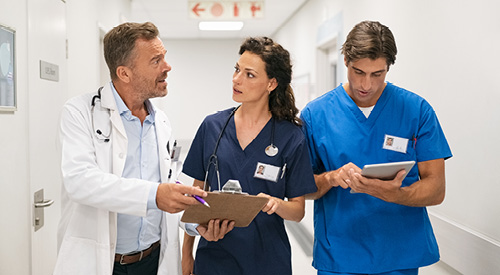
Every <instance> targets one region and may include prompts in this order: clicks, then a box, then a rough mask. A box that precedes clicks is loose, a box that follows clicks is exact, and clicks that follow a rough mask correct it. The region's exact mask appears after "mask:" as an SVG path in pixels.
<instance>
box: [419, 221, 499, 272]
mask: <svg viewBox="0 0 500 275" xmlns="http://www.w3.org/2000/svg"><path fill="white" fill-rule="evenodd" d="M429 217H430V219H431V222H432V226H433V228H434V233H435V235H436V238H437V242H438V244H439V251H440V253H441V261H443V262H444V263H446V264H447V265H449V266H451V267H452V268H454V269H455V270H457V271H458V272H460V273H462V274H466V275H467V274H474V275H482V274H484V275H491V274H500V242H498V241H496V240H493V239H491V238H489V237H487V236H485V235H483V234H481V233H479V232H475V231H474V230H472V229H470V228H467V227H465V226H463V225H461V224H458V223H456V222H454V221H452V220H450V219H447V218H446V217H443V216H441V215H439V214H436V213H433V212H429Z"/></svg>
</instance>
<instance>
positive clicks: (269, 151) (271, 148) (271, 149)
mask: <svg viewBox="0 0 500 275" xmlns="http://www.w3.org/2000/svg"><path fill="white" fill-rule="evenodd" d="M240 106H241V105H240ZM240 106H238V107H234V108H233V110H232V111H231V114H229V117H228V118H227V120H226V123H224V127H222V130H221V131H220V133H219V137H218V138H217V141H216V142H215V147H214V151H213V153H212V154H211V155H210V157H209V158H208V164H207V169H206V172H205V181H204V182H203V190H207V189H206V184H207V179H208V171H209V170H210V165H212V164H213V165H214V168H215V172H216V174H217V184H218V187H219V189H218V190H221V187H220V174H219V160H218V158H217V149H218V148H219V143H220V140H221V138H222V135H223V134H224V131H225V130H226V127H227V125H228V124H229V121H231V118H232V117H233V116H234V113H236V110H238V108H239V107H240ZM271 119H272V128H271V144H269V145H268V146H267V147H266V149H265V153H266V155H268V156H269V157H274V156H276V155H277V154H278V147H276V145H274V128H275V124H276V122H275V119H274V117H272V118H271Z"/></svg>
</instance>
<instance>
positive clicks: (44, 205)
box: [35, 200, 54, 208]
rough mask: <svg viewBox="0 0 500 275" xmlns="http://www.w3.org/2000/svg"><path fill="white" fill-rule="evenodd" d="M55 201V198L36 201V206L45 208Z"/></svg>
mask: <svg viewBox="0 0 500 275" xmlns="http://www.w3.org/2000/svg"><path fill="white" fill-rule="evenodd" d="M53 203H54V200H44V201H42V202H35V208H43V207H47V206H51V205H52V204H53Z"/></svg>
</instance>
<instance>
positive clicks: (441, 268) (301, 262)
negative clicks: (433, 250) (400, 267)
mask: <svg viewBox="0 0 500 275" xmlns="http://www.w3.org/2000/svg"><path fill="white" fill-rule="evenodd" d="M289 239H290V245H291V247H292V268H293V274H295V275H316V270H315V269H314V268H313V267H312V265H311V263H312V257H308V256H307V255H306V254H305V253H304V252H303V251H302V249H301V247H300V246H299V244H298V243H297V242H296V241H295V239H294V238H293V236H289ZM460 274H461V273H459V272H457V271H456V270H454V269H453V268H451V267H449V266H448V265H446V264H445V263H443V262H438V263H436V264H434V265H431V266H427V267H423V268H420V270H419V275H460Z"/></svg>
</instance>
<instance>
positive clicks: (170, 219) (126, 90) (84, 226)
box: [54, 23, 224, 275]
mask: <svg viewBox="0 0 500 275" xmlns="http://www.w3.org/2000/svg"><path fill="white" fill-rule="evenodd" d="M104 52H105V58H106V62H107V63H108V67H109V69H110V74H111V79H112V81H111V82H110V83H109V84H108V85H105V86H104V87H103V88H101V89H99V91H98V92H94V93H91V94H86V95H82V96H78V97H75V98H73V99H70V100H69V101H68V102H67V103H66V104H65V106H64V108H63V111H62V115H61V129H60V130H61V134H60V137H61V146H62V147H61V149H62V174H63V187H62V218H61V222H60V226H59V246H60V248H59V254H58V259H57V263H56V267H55V271H54V274H56V275H57V274H71V275H74V274H85V275H89V274H103V275H109V274H123V273H121V272H133V271H134V270H136V271H135V274H141V275H142V274H148V273H147V271H146V270H150V272H149V274H180V272H181V267H180V252H179V231H178V228H179V215H178V214H172V213H178V212H179V211H182V210H183V209H185V208H186V207H187V206H189V205H192V204H196V203H198V202H197V201H196V200H195V199H194V198H192V197H191V196H186V195H193V194H195V195H199V196H202V197H203V196H206V192H204V191H202V190H200V189H197V188H194V187H191V186H185V185H179V184H175V183H174V182H175V179H176V177H177V175H178V173H179V172H180V169H181V167H180V166H181V165H180V164H179V163H178V162H175V161H173V160H172V159H171V156H172V151H173V150H176V147H175V144H174V143H175V142H174V139H173V137H172V130H171V127H170V123H169V120H168V118H167V117H166V115H165V114H164V113H163V112H162V111H160V110H158V109H156V108H155V107H154V106H153V105H152V104H151V102H150V100H149V99H150V98H153V97H162V96H165V95H166V94H167V83H166V81H165V80H166V78H167V74H168V72H169V71H170V70H171V67H170V65H169V64H168V63H167V62H166V61H165V53H166V50H165V48H164V46H163V43H162V42H161V40H160V39H159V38H158V30H157V28H156V27H155V26H154V25H153V24H151V23H144V24H138V23H124V24H121V25H119V26H117V27H115V28H114V29H113V30H111V31H110V32H109V33H108V34H106V36H105V38H104ZM162 210H163V211H166V212H163V211H162ZM167 212H168V213H167ZM222 233H224V232H222Z"/></svg>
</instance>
